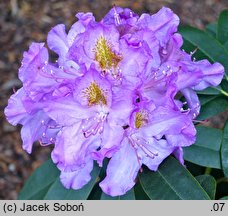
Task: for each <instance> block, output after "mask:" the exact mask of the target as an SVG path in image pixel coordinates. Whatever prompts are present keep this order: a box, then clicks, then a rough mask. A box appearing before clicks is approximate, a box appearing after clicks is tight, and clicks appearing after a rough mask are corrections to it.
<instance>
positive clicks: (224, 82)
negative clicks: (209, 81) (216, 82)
mask: <svg viewBox="0 0 228 216" xmlns="http://www.w3.org/2000/svg"><path fill="white" fill-rule="evenodd" d="M220 85H221V87H222V90H224V91H225V92H228V80H226V79H223V80H222V82H221V84H220Z"/></svg>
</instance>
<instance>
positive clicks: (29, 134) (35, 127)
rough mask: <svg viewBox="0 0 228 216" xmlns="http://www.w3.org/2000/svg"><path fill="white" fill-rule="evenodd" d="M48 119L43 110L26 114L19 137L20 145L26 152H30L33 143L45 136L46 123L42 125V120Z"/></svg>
mask: <svg viewBox="0 0 228 216" xmlns="http://www.w3.org/2000/svg"><path fill="white" fill-rule="evenodd" d="M48 119H49V117H48V116H47V115H46V114H45V113H44V112H43V111H39V112H37V113H36V114H34V115H28V116H27V118H26V122H25V123H23V127H22V129H21V139H22V141H23V144H22V147H23V149H24V150H26V151H27V152H28V153H31V152H32V146H33V143H34V142H35V141H37V140H40V139H41V138H42V136H45V134H44V133H45V132H46V130H47V125H44V124H43V122H44V121H47V120H48Z"/></svg>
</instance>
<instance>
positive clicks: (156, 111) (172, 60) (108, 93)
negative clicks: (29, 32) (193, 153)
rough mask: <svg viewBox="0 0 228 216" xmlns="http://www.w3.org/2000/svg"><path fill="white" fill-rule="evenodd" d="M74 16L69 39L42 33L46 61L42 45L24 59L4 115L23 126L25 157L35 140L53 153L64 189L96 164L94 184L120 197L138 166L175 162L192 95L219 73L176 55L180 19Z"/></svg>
mask: <svg viewBox="0 0 228 216" xmlns="http://www.w3.org/2000/svg"><path fill="white" fill-rule="evenodd" d="M76 17H77V18H78V21H77V22H76V23H74V24H73V25H72V26H71V28H70V30H69V31H68V33H67V32H66V31H65V26H64V25H63V24H59V25H57V26H55V27H54V28H52V30H51V31H50V32H49V33H48V37H47V45H48V47H49V48H50V49H51V50H52V51H54V52H55V53H56V54H57V55H58V59H57V60H56V61H55V62H54V61H50V60H49V55H48V49H47V48H46V47H45V44H44V43H32V44H31V46H30V48H29V50H28V51H27V52H25V53H24V56H23V60H22V64H21V67H20V69H19V79H20V80H21V81H22V83H23V87H22V88H20V89H19V90H18V91H17V92H15V94H13V95H12V96H11V98H10V99H9V103H8V106H7V107H6V109H5V114H6V117H7V119H8V121H9V122H10V123H11V124H13V125H17V124H21V125H22V129H21V137H22V141H23V149H24V150H26V151H27V152H28V153H31V151H32V146H33V143H34V142H35V141H39V142H40V143H41V145H42V146H46V145H49V144H53V145H54V148H53V151H52V153H51V158H52V160H53V162H54V163H55V164H56V166H57V167H58V169H59V170H60V171H61V174H60V180H61V182H62V184H63V185H64V186H65V187H66V188H73V189H80V188H82V187H83V186H84V185H86V184H87V183H88V182H89V181H90V179H91V176H90V173H91V171H92V169H93V165H94V161H96V162H97V163H98V164H99V166H102V165H103V160H104V159H105V158H108V160H109V162H108V165H107V170H106V177H105V178H104V179H102V180H101V182H100V184H99V185H100V187H101V189H102V190H103V191H104V192H105V193H106V194H109V195H111V196H117V195H123V194H125V193H126V192H127V191H128V190H130V189H131V188H132V187H133V186H134V185H135V180H136V178H137V174H138V172H139V171H140V170H141V171H142V165H145V166H147V167H148V168H149V169H150V170H152V171H156V170H157V169H158V167H159V165H160V164H161V162H162V161H163V160H164V159H165V158H166V157H167V156H169V155H170V154H173V155H174V156H175V157H176V158H177V159H178V160H179V161H180V162H181V163H182V164H183V163H184V160H183V150H182V147H185V146H190V145H192V144H193V143H194V142H195V139H196V129H195V127H194V124H193V122H194V119H195V118H196V117H197V115H198V114H199V111H200V102H199V99H198V97H197V94H196V92H195V91H196V90H197V91H199V90H203V89H205V88H207V87H208V86H216V85H218V84H219V83H220V82H221V79H222V77H223V74H224V68H223V66H222V65H221V64H219V63H214V64H211V63H210V62H209V61H208V60H200V61H194V60H193V58H192V53H190V54H188V53H186V52H185V51H183V50H182V49H181V46H182V44H183V39H182V37H181V35H180V34H179V33H177V28H178V25H179V18H178V16H177V15H176V14H174V13H173V12H172V11H171V10H170V9H169V8H165V7H164V8H162V9H161V10H160V11H158V12H157V13H156V14H154V15H149V14H142V15H141V16H138V15H137V14H136V13H134V12H133V11H131V10H130V9H122V8H119V7H114V8H113V9H111V10H110V11H109V13H108V14H107V15H105V17H104V18H103V19H102V20H101V21H100V22H97V21H95V18H94V16H93V15H92V13H78V14H77V15H76ZM174 172H175V170H174Z"/></svg>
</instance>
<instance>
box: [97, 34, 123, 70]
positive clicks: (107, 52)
mask: <svg viewBox="0 0 228 216" xmlns="http://www.w3.org/2000/svg"><path fill="white" fill-rule="evenodd" d="M94 52H95V60H96V61H97V62H98V63H99V66H100V68H101V69H102V70H109V69H111V68H112V67H114V68H116V67H117V65H118V63H119V62H120V61H121V60H122V57H121V56H120V55H117V54H115V53H114V52H113V51H112V45H111V44H110V43H109V42H108V41H107V40H106V39H105V38H104V37H103V36H101V37H100V38H99V39H98V40H97V42H96V45H95V49H94Z"/></svg>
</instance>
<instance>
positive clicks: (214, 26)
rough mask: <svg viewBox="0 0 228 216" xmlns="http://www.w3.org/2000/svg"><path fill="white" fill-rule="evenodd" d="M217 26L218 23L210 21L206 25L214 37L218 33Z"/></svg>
mask: <svg viewBox="0 0 228 216" xmlns="http://www.w3.org/2000/svg"><path fill="white" fill-rule="evenodd" d="M217 28H218V24H217V23H210V24H208V25H207V26H206V29H205V30H206V32H207V33H208V34H210V35H211V36H212V37H214V38H216V35H217Z"/></svg>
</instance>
